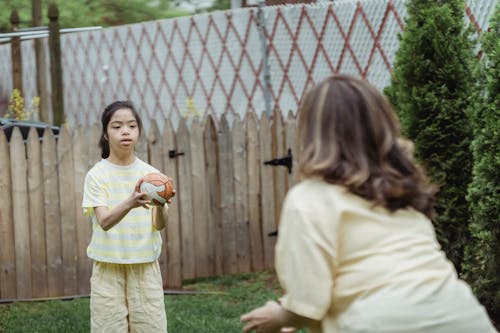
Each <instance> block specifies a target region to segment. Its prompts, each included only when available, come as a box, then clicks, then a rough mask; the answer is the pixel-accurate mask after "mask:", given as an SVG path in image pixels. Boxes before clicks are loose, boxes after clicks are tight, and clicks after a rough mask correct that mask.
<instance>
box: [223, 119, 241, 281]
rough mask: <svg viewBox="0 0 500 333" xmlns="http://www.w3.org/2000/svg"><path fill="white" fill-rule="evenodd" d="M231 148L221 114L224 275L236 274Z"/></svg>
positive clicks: (229, 136)
mask: <svg viewBox="0 0 500 333" xmlns="http://www.w3.org/2000/svg"><path fill="white" fill-rule="evenodd" d="M232 146H233V145H232V139H231V130H230V129H229V124H228V121H227V118H226V115H225V114H223V115H222V117H221V121H220V127H219V172H220V175H219V178H220V180H221V209H222V214H221V215H222V241H223V253H222V258H223V260H222V269H223V272H224V273H225V274H234V273H237V272H238V263H237V258H236V223H235V212H234V186H233V175H234V171H233V154H232Z"/></svg>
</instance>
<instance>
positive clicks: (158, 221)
mask: <svg viewBox="0 0 500 333" xmlns="http://www.w3.org/2000/svg"><path fill="white" fill-rule="evenodd" d="M167 222H168V205H167V204H164V205H163V206H156V207H153V227H155V229H156V230H161V229H163V228H165V225H166V224H167Z"/></svg>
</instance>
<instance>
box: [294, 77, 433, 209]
mask: <svg viewBox="0 0 500 333" xmlns="http://www.w3.org/2000/svg"><path fill="white" fill-rule="evenodd" d="M298 126H299V127H298V138H299V145H300V155H299V173H300V175H301V177H321V178H323V179H324V180H325V181H327V182H329V183H332V184H338V185H342V186H344V187H346V188H347V189H348V190H349V191H350V192H352V193H354V194H356V195H359V196H361V197H363V198H365V199H367V200H370V201H372V202H374V204H375V205H381V206H384V207H386V208H387V209H389V210H390V211H395V210H398V209H400V208H408V207H413V208H414V209H415V210H417V211H419V212H422V213H423V214H425V215H426V216H428V217H429V218H432V217H433V214H434V207H433V204H434V194H435V192H436V187H435V186H433V185H430V184H428V182H427V180H426V177H425V174H424V172H423V170H422V169H421V168H420V167H419V166H418V165H417V164H416V163H415V162H414V160H413V158H412V156H411V154H410V153H409V152H408V150H407V148H406V147H404V145H402V144H401V142H402V141H401V140H400V132H399V122H398V120H397V117H396V115H395V113H394V111H393V110H392V107H391V106H390V104H389V102H388V101H387V100H386V99H385V98H384V96H383V95H382V94H381V93H380V92H379V91H378V90H377V89H375V88H374V87H373V86H371V85H370V84H369V83H368V82H367V81H365V80H361V79H357V78H354V77H351V76H347V75H334V76H331V77H329V78H327V79H326V80H324V81H323V82H321V83H319V84H318V85H316V86H314V87H313V88H312V89H311V90H310V91H309V92H308V93H307V94H306V96H305V97H304V100H303V102H302V105H301V107H300V109H299V115H298Z"/></svg>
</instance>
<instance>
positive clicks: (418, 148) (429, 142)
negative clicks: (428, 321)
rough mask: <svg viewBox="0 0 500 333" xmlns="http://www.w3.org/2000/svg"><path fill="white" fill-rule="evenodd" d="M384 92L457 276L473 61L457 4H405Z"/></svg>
mask: <svg viewBox="0 0 500 333" xmlns="http://www.w3.org/2000/svg"><path fill="white" fill-rule="evenodd" d="M407 10H408V15H407V18H406V25H405V31H404V33H403V34H402V36H400V46H399V50H398V51H397V53H396V59H395V64H394V73H393V78H392V82H391V85H390V86H388V87H387V88H386V90H385V93H386V95H387V96H388V98H389V100H390V101H391V103H392V104H393V105H394V106H395V108H396V110H397V112H398V115H399V118H400V120H401V125H402V130H403V134H404V135H405V136H406V137H408V138H409V139H411V140H413V141H414V143H415V157H416V158H417V159H418V160H419V161H420V162H421V164H423V165H424V167H425V168H426V170H427V173H428V175H429V177H430V179H431V181H432V182H434V183H436V184H437V185H439V186H440V191H439V193H438V195H437V198H436V199H437V202H436V211H437V214H438V216H437V217H436V218H435V220H434V221H433V222H434V224H435V227H436V233H437V236H438V239H439V241H440V243H441V245H442V247H443V249H444V251H445V252H446V253H447V255H448V257H449V258H450V259H451V261H452V262H453V263H454V264H455V267H456V268H457V270H458V271H460V269H461V264H462V260H463V253H464V246H465V244H466V243H467V241H468V239H469V229H468V223H469V211H468V205H467V201H466V194H467V187H468V184H469V182H470V180H471V172H472V171H471V169H472V162H471V161H472V154H471V151H470V143H471V138H472V130H471V126H470V122H469V120H468V119H467V117H466V115H467V109H468V108H470V105H471V98H470V97H471V96H472V94H471V92H472V91H473V87H474V82H475V78H474V74H473V73H474V68H475V66H477V62H478V61H477V58H476V56H475V52H474V44H473V42H472V38H471V30H469V29H466V27H465V23H464V1H462V0H441V1H435V0H410V1H409V2H408V4H407Z"/></svg>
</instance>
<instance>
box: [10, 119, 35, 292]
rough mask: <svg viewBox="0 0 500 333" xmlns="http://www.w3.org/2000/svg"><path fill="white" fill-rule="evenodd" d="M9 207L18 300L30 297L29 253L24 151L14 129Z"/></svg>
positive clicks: (27, 199) (11, 146) (17, 130)
mask: <svg viewBox="0 0 500 333" xmlns="http://www.w3.org/2000/svg"><path fill="white" fill-rule="evenodd" d="M10 165H11V170H12V208H13V212H14V214H13V217H14V244H15V253H16V278H17V297H19V298H31V296H32V293H31V253H30V225H29V198H28V181H27V168H28V166H27V161H26V149H25V147H24V142H23V138H22V135H21V131H20V130H19V128H18V127H16V128H14V131H13V132H12V136H11V138H10Z"/></svg>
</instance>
